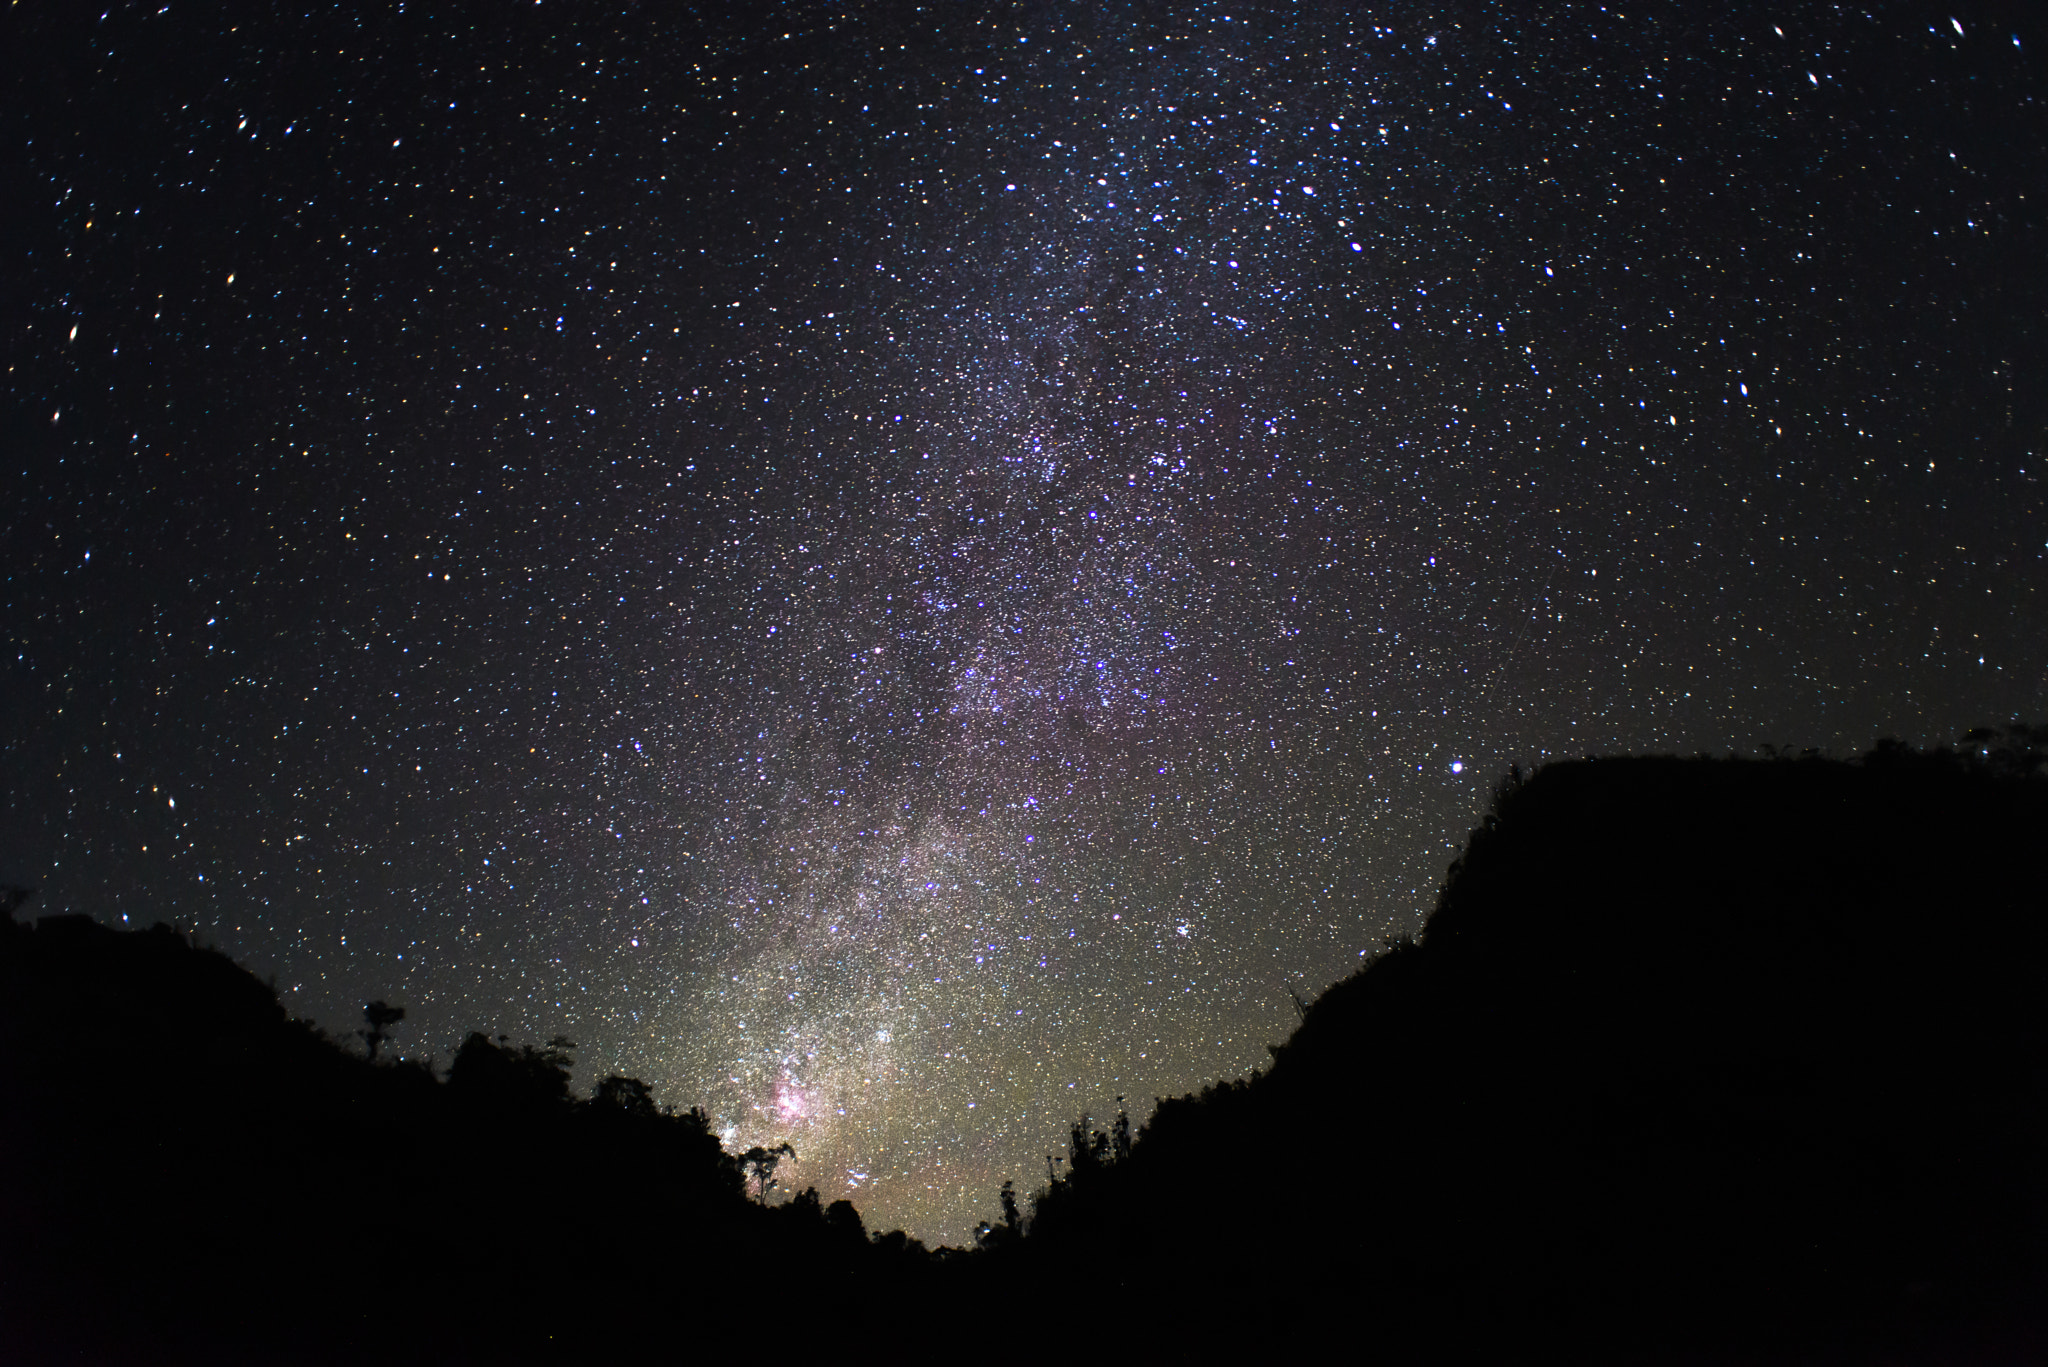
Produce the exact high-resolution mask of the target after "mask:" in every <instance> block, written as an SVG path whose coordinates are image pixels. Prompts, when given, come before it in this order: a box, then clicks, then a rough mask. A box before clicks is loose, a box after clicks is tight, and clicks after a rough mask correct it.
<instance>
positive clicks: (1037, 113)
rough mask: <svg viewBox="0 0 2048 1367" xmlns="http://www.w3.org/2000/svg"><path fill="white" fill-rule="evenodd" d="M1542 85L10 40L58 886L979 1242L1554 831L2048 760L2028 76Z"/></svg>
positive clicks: (873, 9)
mask: <svg viewBox="0 0 2048 1367" xmlns="http://www.w3.org/2000/svg"><path fill="white" fill-rule="evenodd" d="M1536 8H1537V7H1531V6H1525V5H1510V6H1498V7H1494V6H1487V5H1483V4H1469V5H1445V6H1415V5H1401V6H1389V7H1384V8H1379V9H1374V8H1372V7H1361V6H1328V7H1308V6H1274V5H1267V6H1252V5H1235V4H1226V5H1194V6H1179V5H1175V6H1144V5H1129V6H1119V5H1088V6H1083V5H1072V4H1069V5H1056V4H1044V5H1031V6H993V7H978V6H968V5H934V6H927V7H924V8H918V7H915V6H893V7H891V6H870V5H859V4H815V5H812V4H804V5H792V6H788V7H785V8H784V9H782V10H780V11H777V12H774V13H772V14H771V15H770V17H767V18H758V17H748V18H745V19H740V18H735V19H731V20H718V21H710V23H709V26H707V25H706V24H705V23H700V22H698V21H696V20H694V19H685V18H683V17H680V16H679V15H678V14H676V13H672V12H671V11H670V9H669V7H664V6H645V7H641V6H638V5H629V6H625V7H622V8H614V9H612V10H608V11H602V10H599V9H597V8H593V7H585V6H569V5H547V6H527V7H520V8H519V9H517V10H516V11H515V10H513V9H510V8H508V7H505V6H497V7H483V8H476V9H474V10H473V11H465V10H460V9H457V8H455V7H449V8H446V9H442V10H439V11H437V12H435V13H433V14H431V15H429V14H406V13H397V14H386V15H383V16H381V17H375V18H372V17H368V16H357V15H353V14H333V15H315V16H309V17H294V18H280V17H278V15H276V14H275V13H273V12H272V11H270V10H268V9H260V8H253V7H252V8H249V9H247V10H246V12H243V13H240V14H239V15H238V16H236V15H230V16H229V17H226V18H219V19H216V17H214V16H212V15H201V14H199V13H198V12H196V9H195V10H194V11H190V12H188V10H187V9H186V7H184V6H172V7H171V8H169V9H158V8H157V7H155V6H141V7H119V8H116V9H114V10H111V11H109V12H108V13H107V14H106V15H105V17H103V18H99V19H97V20H95V19H94V17H93V16H92V15H90V14H84V13H81V14H80V15H79V16H77V17H75V18H74V17H56V16H51V15H37V16H28V17H24V16H22V15H21V14H20V13H19V12H18V11H17V12H13V13H10V15H9V16H8V17H7V18H6V20H5V21H4V22H5V24H6V26H7V30H8V36H7V39H6V41H5V42H4V43H0V46H4V47H6V49H7V50H8V51H9V52H10V53H12V54H13V56H12V57H11V58H10V59H9V60H10V62H11V64H12V65H13V66H14V67H15V68H16V70H15V73H14V75H15V78H16V85H15V88H16V89H17V90H18V91H25V92H29V93H28V94H26V95H23V96H19V97H18V99H17V105H18V107H17V108H16V109H15V110H14V111H13V113H12V114H11V116H10V118H9V128H10V130H11V135H12V137H13V145H14V146H15V148H16V149H17V152H18V153H19V154H20V155H19V157H18V162H19V164H18V165H17V168H16V170H15V171H14V172H12V173H10V174H11V176H12V179H11V180H10V182H9V183H10V186H11V187H12V188H10V190H9V199H10V203H12V204H14V205H16V206H17V216H18V221H17V223H16V224H15V226H13V227H11V228H10V229H9V230H8V237H7V239H6V242H5V244H4V245H5V249H6V250H7V251H8V253H9V258H10V260H11V261H12V262H13V267H12V272H11V273H12V274H13V276H14V277H15V279H16V280H17V281H18V282H19V283H18V284H17V285H16V286H15V287H14V288H12V289H10V291H9V293H8V296H7V301H8V302H7V311H8V318H9V324H8V333H7V342H6V347H7V356H6V359H7V363H8V372H7V377H6V393H7V396H8V401H9V409H8V412H9V423H10V426H9V432H10V436H11V441H10V448H11V451H12V452H13V453H14V458H13V464H12V466H11V467H10V468H9V471H8V478H9V479H14V478H16V477H17V476H16V474H15V472H16V471H19V475H18V478H19V480H20V483H19V485H18V486H17V487H16V490H15V492H14V493H13V494H12V495H11V496H10V499H9V503H10V506H12V507H13V508H15V509H16V511H17V514H18V516H17V518H15V519H12V520H11V522H12V525H11V526H10V527H8V528H6V529H5V530H0V547H4V549H5V555H6V562H7V566H8V572H9V573H8V579H7V587H6V599H5V604H4V612H5V625H6V633H7V642H6V643H7V645H8V646H9V649H8V650H7V652H6V654H7V656H8V659H7V661H6V663H5V666H4V667H5V670H6V673H5V676H4V679H0V687H4V690H5V693H6V695H7V696H8V697H9V698H11V699H14V700H15V702H14V703H13V704H12V705H10V706H8V707H7V708H6V709H4V710H5V712H6V713H7V716H6V719H5V720H4V722H0V726H4V728H5V730H4V737H5V741H6V745H7V751H6V754H7V759H6V766H7V769H8V777H7V778H6V780H5V784H6V787H5V792H6V800H7V806H6V808H5V811H6V822H7V837H6V848H5V850H4V851H0V873H4V874H5V875H6V877H7V879H8V881H10V882H16V883H25V884H30V885H34V886H37V887H39V888H40V889H41V893H42V895H41V900H40V902H39V903H38V904H37V909H38V910H39V911H41V912H44V913H50V912H58V911H85V912H88V913H91V914H93V915H95V916H98V917H100V918H102V919H107V920H112V921H115V922H116V923H119V921H120V920H121V919H123V918H127V919H128V920H129V923H130V924H136V923H145V922H147V921H151V920H155V919H159V918H161V919H168V920H175V921H177V922H179V923H180V924H182V925H185V926H187V927H189V928H191V929H193V930H195V931H196V932H197V933H198V934H199V936H200V938H201V939H203V940H205V941H207V942H210V943H215V944H218V945H219V946H220V947H221V948H223V949H224V950H226V951H228V952H229V953H231V954H233V955H235V956H236V957H237V958H239V959H241V960H242V961H243V962H245V963H247V964H249V965H250V966H251V967H253V968H255V969H256V970H257V971H259V972H260V973H263V974H265V975H275V979H276V982H277V985H278V987H279V990H280V992H281V995H282V996H283V998H284V1000H285V1002H286V1005H287V1006H288V1007H289V1008H290V1009H291V1010H292V1011H294V1012H295V1013H298V1014H302V1015H306V1016H309V1017H311V1018H314V1019H316V1020H318V1021H320V1022H321V1023H323V1024H324V1025H326V1026H328V1027H329V1028H331V1029H336V1030H346V1029H348V1028H349V1027H350V1026H352V1025H353V1024H354V1023H355V1022H354V1020H353V1019H352V1018H353V1017H354V1016H355V1015H356V1013H357V1012H358V1010H359V1008H360V1004H361V1003H362V1002H363V1001H365V1000H367V999H369V998H372V997H383V998H388V999H390V1000H392V1001H402V1002H403V1003H405V1005H406V1006H407V1008H408V1016H407V1020H406V1024H405V1025H404V1026H403V1027H401V1038H402V1040H403V1042H404V1044H405V1046H406V1047H407V1049H408V1050H409V1051H410V1052H411V1053H413V1054H414V1055H425V1054H437V1055H438V1056H439V1057H440V1058H442V1059H443V1060H445V1059H446V1058H447V1056H448V1054H449V1051H450V1050H451V1049H452V1047H453V1046H454V1044H455V1042H456V1041H458V1040H459V1039H460V1037H461V1036H462V1034H463V1033H465V1032H466V1031H468V1030H470V1029H477V1028H482V1029H488V1030H491V1031H493V1032H502V1033H507V1034H509V1035H512V1036H514V1037H517V1038H542V1037H546V1036H551V1035H554V1034H557V1033H565V1034H567V1035H569V1036H571V1037H572V1038H574V1039H575V1040H576V1041H577V1042H578V1045H579V1049H578V1055H579V1059H580V1064H579V1076H580V1077H582V1078H583V1079H584V1080H585V1081H586V1082H587V1081H588V1080H589V1079H590V1078H592V1077H595V1076H599V1075H602V1074H603V1073H606V1072H611V1071H622V1072H626V1073H630V1074H634V1075H637V1076H641V1077H644V1078H646V1079H648V1080H649V1081H650V1082H652V1083H654V1084H655V1085H656V1088H657V1094H658V1096H659V1097H660V1098H661V1099H662V1100H664V1101H666V1102H669V1103H672V1104H675V1105H679V1106H687V1105H692V1104H702V1105H704V1106H705V1107H706V1108H707V1109H708V1110H709V1111H710V1112H711V1114H712V1115H713V1116H714V1117H715V1119H716V1121H717V1123H718V1124H719V1125H720V1126H721V1127H722V1129H723V1131H724V1133H725V1134H726V1137H727V1139H728V1141H729V1142H730V1143H731V1144H733V1145H736V1146H739V1145H746V1144H752V1143H759V1142H775V1141H777V1140H781V1139H788V1140H789V1141H790V1142H791V1143H792V1144H793V1145H794V1147H795V1148H796V1150H797V1154H798V1162H797V1163H796V1164H794V1165H792V1168H791V1169H788V1170H786V1171H785V1183H786V1185H794V1186H802V1185H812V1184H815V1185H816V1186H817V1187H818V1188H819V1190H820V1192H821V1194H823V1195H825V1196H826V1198H827V1199H836V1198H837V1197H839V1196H843V1195H851V1196H852V1197H853V1199H854V1200H855V1201H856V1202H857V1203H858V1204H859V1205H860V1206H861V1207H862V1209H863V1210H864V1212H866V1214H867V1215H868V1217H869V1220H870V1222H871V1224H881V1225H884V1226H889V1225H897V1224H901V1225H904V1226H905V1227H907V1228H909V1229H911V1230H912V1231H913V1232H916V1233H919V1234H921V1235H924V1236H926V1237H930V1238H937V1239H949V1240H958V1239H961V1238H963V1237H965V1235H966V1233H967V1231H968V1230H969V1229H970V1228H971V1226H972V1225H973V1223H974V1221H976V1220H977V1219H980V1218H985V1217H990V1216H993V1214H994V1213H995V1206H994V1193H995V1190H996V1188H997V1187H998V1186H999V1185H1000V1184H1001V1183H1002V1182H1003V1181H1004V1180H1005V1179H1006V1178H1016V1179H1018V1180H1019V1182H1020V1184H1022V1185H1025V1186H1026V1187H1027V1188H1028V1187H1029V1186H1030V1185H1031V1184H1032V1183H1033V1182H1037V1181H1043V1179H1044V1176H1045V1173H1046V1166H1045V1157H1044V1155H1045V1154H1047V1153H1048V1152H1050V1151H1052V1150H1053V1149H1054V1148H1055V1147H1056V1146H1057V1145H1058V1144H1060V1143H1062V1142H1063V1135H1064V1128H1065V1126H1066V1124H1067V1123H1068V1122H1069V1121H1071V1120H1072V1119H1073V1118H1074V1117H1075V1116H1076V1115H1078V1114H1080V1113H1081V1112H1083V1111H1089V1112H1092V1113H1093V1114H1095V1115H1097V1116H1098V1117H1099V1116H1103V1115H1105V1114H1107V1113H1108V1112H1111V1111H1113V1110H1114V1108H1115V1106H1116V1104H1117V1098H1118V1097H1125V1098H1128V1104H1129V1105H1130V1106H1131V1108H1132V1110H1133V1113H1134V1114H1135V1115H1137V1116H1138V1117H1140V1118H1142V1116H1143V1114H1144V1113H1145V1112H1146V1111H1147V1110H1148V1109H1149V1106H1150V1102H1151V1098H1153V1097H1154V1096H1157V1095H1164V1094H1168V1093H1178V1092H1181V1091H1185V1090H1188V1089H1190V1088H1193V1087H1198V1086H1200V1085H1201V1084H1202V1083H1204V1082H1205V1081H1207V1080H1210V1079H1214V1078H1218V1077H1229V1076H1238V1075H1242V1074H1243V1073H1245V1072H1246V1071H1248V1070H1250V1069H1253V1068H1255V1067H1257V1066H1259V1064H1260V1063H1261V1062H1262V1061H1263V1059H1264V1057H1265V1047H1266V1046H1267V1045H1268V1044H1271V1043H1275V1042H1278V1041H1279V1040H1280V1039H1281V1038H1283V1037H1284V1035H1285V1033H1286V1031H1287V1029H1288V1027H1289V1025H1290V1023H1291V1021H1292V1019H1293V1014H1294V1009H1295V1008H1294V997H1295V995H1297V994H1298V995H1300V996H1303V997H1306V996H1308V995H1311V994H1313V993H1314V992H1316V991H1318V990H1320V989H1321V988H1323V987H1324V986H1326V985H1328V984H1329V983H1330V982H1332V981H1334V980H1335V979H1337V978H1339V977H1341V976H1343V975H1344V974H1346V973H1348V972H1349V971H1351V970H1352V969H1354V968H1356V967H1357V966H1358V964H1359V963H1360V962H1361V961H1362V959H1363V958H1364V957H1365V956H1367V955H1369V954H1370V953H1372V952H1373V951H1374V950H1375V949H1376V948H1377V947H1379V946H1380V945H1382V944H1383V943H1385V942H1386V941H1387V940H1388V939H1389V938H1390V937H1396V936H1399V935H1402V934H1407V933H1411V932H1413V931H1414V930H1415V929H1416V928H1417V927H1418V926H1419V924H1420V920H1421V917H1422V916H1423V915H1424V914H1425V913H1426V911H1427V910H1428V907H1429V904H1430V900H1431V897H1432V895H1433V891H1434V888H1435V886H1436V884H1437V882H1438V880H1439V879H1440V878H1441V876H1442V873H1443V869H1444V866H1445V864H1446V863H1447V861H1448V860H1449V859H1450V858H1451V856H1452V855H1453V853H1454V851H1455V848H1456V845H1457V843H1458V842H1459V840H1460V839H1461V837H1462V835H1463V832H1464V831H1465V829H1466V828H1467V826H1469V825H1470V824H1471V822H1472V821H1473V820H1474V819H1475V817H1476V815H1477V814H1478V813H1479V811H1481V810H1482V808H1483V805H1484V802H1485V800H1486V797H1487V794H1488V791H1489V790H1490V787H1491V785H1492V784H1493V783H1494V782H1496V781H1497V779H1498V778H1499V776H1500V775H1501V774H1502V773H1503V772H1504V771H1505V770H1506V768H1507V766H1508V765H1509V764H1510V763H1513V762H1519V763H1522V764H1529V763H1534V762H1540V761H1541V760H1543V759H1545V758H1549V757H1556V756H1560V755H1578V754H1583V753H1595V752H1615V751H1649V750H1655V751H1678V752H1686V753H1690V752H1692V751H1696V750H1716V751H1725V750H1727V749H1730V748H1736V749H1742V750H1748V751H1753V750H1755V749H1756V748H1757V747H1759V746H1761V745H1763V744H1766V743H1778V744H1790V745H1794V746H1818V747H1823V748H1829V749H1833V750H1835V751H1837V752H1841V753H1849V752H1853V751H1855V750H1858V749H1861V748H1863V747H1865V746H1867V745H1868V744H1870V743H1871V742H1872V741H1873V740H1874V739H1875V738H1876V737H1878V736H1880V735H1886V734H1893V735H1900V736H1904V737H1906V738H1909V739H1913V740H1916V741H1928V740H1942V739H1948V738H1952V737H1953V736H1955V735H1957V734H1960V732H1961V731H1962V730H1963V729H1965V728H1967V727H1969V726H1972V725H1976V724H1980V723H1983V722H1987V721H1989V722H1997V721H2003V720H2008V719H2012V718H2016V717H2022V716H2026V717H2036V718H2038V717H2041V716H2043V715H2044V714H2048V707H2044V701H2048V698H2044V693H2048V673H2044V663H2048V659H2044V646H2043V642H2044V641H2048V611H2044V605H2043V600H2042V597H2041V594H2040V588H2041V583H2042V553H2043V550H2044V539H2048V538H2044V530H2043V525H2042V524H2043V519H2042V517H2041V512H2040V487H2041V486H2040V473H2041V472H2040V470H2039V469H2038V468H2036V467H2037V464H2038V462H2039V460H2040V448H2041V442H2042V435H2043V428H2044V410H2043V404H2042V398H2041V396H2042V395H2043V394H2044V393H2048V375H2044V374H2043V369H2044V367H2043V364H2042V360H2043V352H2042V345H2041V328H2042V319H2043V317H2044V316H2048V315H2044V308H2043V306H2044V304H2048V298H2044V291H2043V289H2042V281H2041V266H2040V263H2041V262H2042V261H2043V260H2048V240H2044V234H2043V232H2042V217H2041V210H2040V201H2041V199H2042V198H2043V194H2044V192H2043V191H2042V189H2041V187H2043V186H2044V185H2048V174H2044V172H2048V165H2044V163H2048V126H2044V124H2048V121H2044V118H2043V111H2042V106H2041V102H2040V92H2041V91H2042V89H2043V72H2042V69H2041V67H2040V64H2039V61H2038V59H2037V57H2036V55H2035V48H2034V45H2033V44H2032V41H2031V38H2030V36H2029V34H2027V33H2022V32H2015V31H2014V30H2013V28H2012V26H2011V25H2010V24H2005V25H2003V26H2001V24H1999V23H1997V22H1993V21H1992V20H1991V19H1988V18H1987V19H1985V20H1983V21H1982V22H1980V20H1979V18H1978V16H1977V13H1976V11H1974V10H1971V11H1956V12H1954V13H1953V14H1952V13H1951V12H1950V11H1947V10H1924V11H1923V10H1920V9H1914V8H1912V7H1892V8H1890V9H1886V10H1882V11H1879V12H1876V13H1873V14H1869V15H1864V14H1849V13H1843V12H1840V11H1838V10H1836V9H1834V8H1832V7H1812V6H1746V5H1734V6H1716V7H1700V6H1687V7H1673V6H1646V7H1635V6H1628V7H1624V8H1623V10H1622V11H1621V12H1614V11H1612V10H1610V9H1606V8H1601V7H1598V6H1568V5H1557V6H1547V7H1541V12H1540V13H1539V12H1532V11H1533V10H1535V9H1536ZM1709 10H1711V12H1708V11H1709ZM556 11H559V12H556ZM572 11H573V12H572ZM24 206H25V207H24ZM23 510H26V511H25V513H24V511H23ZM1351 1176H1352V1178H1353V1179H1355V1180H1366V1179H1367V1177H1368V1176H1369V1175H1364V1174H1353V1175H1351Z"/></svg>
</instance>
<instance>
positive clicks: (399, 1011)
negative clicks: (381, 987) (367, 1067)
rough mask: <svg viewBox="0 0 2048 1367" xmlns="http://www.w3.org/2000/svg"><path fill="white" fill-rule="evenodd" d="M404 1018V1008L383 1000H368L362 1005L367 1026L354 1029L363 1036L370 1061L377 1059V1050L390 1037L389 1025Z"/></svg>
mask: <svg viewBox="0 0 2048 1367" xmlns="http://www.w3.org/2000/svg"><path fill="white" fill-rule="evenodd" d="M404 1019H405V1008H404V1007H402V1006H387V1005H385V1004H384V1003H383V1002H370V1003H368V1004H367V1005H365V1006H364V1007H363V1020H364V1021H365V1022H366V1023H367V1025H368V1028H367V1029H363V1030H358V1031H356V1033H357V1034H359V1035H361V1036H362V1037H363V1048H364V1050H365V1051H366V1052H367V1054H368V1056H369V1060H370V1062H372V1063H375V1062H376V1061H377V1051H378V1050H380V1049H382V1048H383V1047H384V1042H385V1041H386V1040H388V1039H390V1038H391V1027H392V1026H394V1025H396V1024H398V1023H399V1022H400V1021H402V1020H404Z"/></svg>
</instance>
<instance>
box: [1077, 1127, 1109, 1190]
mask: <svg viewBox="0 0 2048 1367" xmlns="http://www.w3.org/2000/svg"><path fill="white" fill-rule="evenodd" d="M1091 1123H1092V1122H1091V1120H1090V1117H1089V1116H1087V1115H1086V1114H1083V1115H1082V1117H1081V1118H1080V1119H1079V1120H1077V1121H1075V1122H1074V1127H1073V1129H1071V1130H1069V1131H1068V1132H1067V1155H1068V1157H1067V1171H1068V1172H1069V1173H1070V1174H1071V1175H1072V1176H1073V1178H1074V1179H1075V1180H1077V1181H1085V1180H1086V1178H1084V1177H1083V1176H1082V1174H1084V1173H1085V1174H1087V1175H1088V1176H1093V1175H1094V1174H1096V1173H1098V1172H1100V1171H1101V1170H1102V1169H1103V1168H1105V1167H1107V1166H1108V1164H1109V1136H1108V1135H1106V1134H1104V1133H1103V1132H1102V1131H1101V1130H1093V1129H1090V1128H1089V1126H1090V1124H1091Z"/></svg>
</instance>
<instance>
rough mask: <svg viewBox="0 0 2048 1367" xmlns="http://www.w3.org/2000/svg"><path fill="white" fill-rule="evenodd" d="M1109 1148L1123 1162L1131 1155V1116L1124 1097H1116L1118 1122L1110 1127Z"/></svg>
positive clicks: (1117, 1159) (1118, 1160)
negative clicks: (1125, 1106) (1126, 1108)
mask: <svg viewBox="0 0 2048 1367" xmlns="http://www.w3.org/2000/svg"><path fill="white" fill-rule="evenodd" d="M1109 1149H1110V1152H1111V1153H1112V1154H1114V1155H1115V1157H1116V1161H1117V1162H1119V1163H1121V1162H1123V1161H1124V1160H1125V1159H1126V1158H1129V1157H1130V1156H1131V1116H1130V1112H1128V1111H1126V1110H1125V1109H1124V1099H1123V1098H1122V1097H1118V1098H1117V1099H1116V1123H1115V1124H1114V1125H1112V1126H1110V1127H1109Z"/></svg>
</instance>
